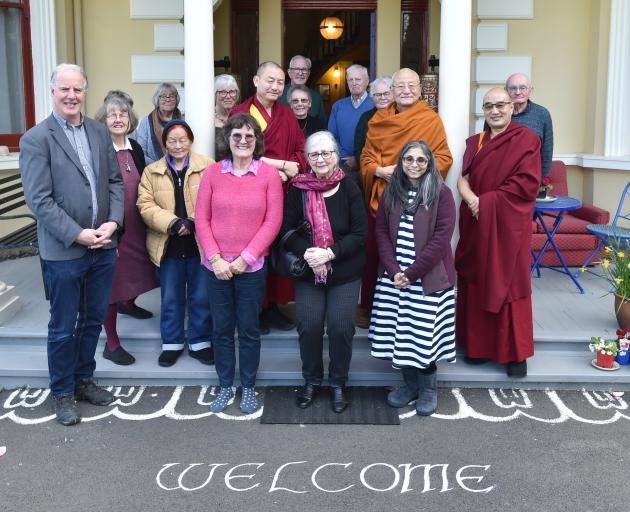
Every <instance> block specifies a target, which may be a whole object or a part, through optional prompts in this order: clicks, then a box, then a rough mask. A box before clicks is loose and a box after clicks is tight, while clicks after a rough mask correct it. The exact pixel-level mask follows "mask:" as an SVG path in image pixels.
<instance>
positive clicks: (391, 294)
mask: <svg viewBox="0 0 630 512" xmlns="http://www.w3.org/2000/svg"><path fill="white" fill-rule="evenodd" d="M368 336H369V338H370V340H371V341H372V355H373V356H374V357H377V358H379V359H387V360H389V361H391V362H392V366H393V367H394V368H402V367H415V368H426V367H427V366H429V365H430V364H431V363H432V362H436V361H440V360H447V361H449V362H455V293H454V291H453V288H449V289H447V290H443V291H439V292H436V293H432V294H430V295H424V292H423V290H422V283H421V282H420V281H416V282H415V283H411V284H410V285H409V286H408V287H407V288H405V289H402V290H398V289H396V288H395V287H394V283H393V282H392V280H391V279H390V278H389V276H388V275H387V274H385V275H384V276H383V277H381V278H379V280H378V282H377V285H376V294H375V296H374V307H373V309H372V321H371V322H370V330H369V335H368Z"/></svg>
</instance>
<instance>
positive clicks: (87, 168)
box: [53, 110, 98, 228]
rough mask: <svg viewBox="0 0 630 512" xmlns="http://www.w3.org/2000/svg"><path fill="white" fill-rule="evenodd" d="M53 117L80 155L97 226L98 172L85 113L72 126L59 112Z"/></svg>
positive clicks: (94, 222) (93, 223) (93, 218)
mask: <svg viewBox="0 0 630 512" xmlns="http://www.w3.org/2000/svg"><path fill="white" fill-rule="evenodd" d="M53 117H54V118H55V119H56V120H57V122H58V123H59V126H61V129H62V130H63V133H65V135H66V137H67V138H68V141H69V142H70V145H71V146H72V149H74V151H75V153H76V154H77V156H78V157H79V162H80V163H81V167H83V172H85V176H86V178H87V180H88V183H89V184H90V191H91V193H92V228H95V227H96V218H97V216H98V201H97V199H96V173H95V172H94V160H93V158H92V150H91V149H90V141H89V140H88V137H87V132H86V131H85V125H84V124H83V114H81V121H80V123H79V124H78V125H77V126H72V125H71V124H70V123H69V122H68V121H66V120H65V119H64V118H63V117H61V116H60V115H59V114H58V113H57V112H55V111H54V110H53Z"/></svg>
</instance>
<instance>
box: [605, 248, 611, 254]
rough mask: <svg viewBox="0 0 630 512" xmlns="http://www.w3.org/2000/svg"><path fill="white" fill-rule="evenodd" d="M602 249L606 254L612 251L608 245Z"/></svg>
mask: <svg viewBox="0 0 630 512" xmlns="http://www.w3.org/2000/svg"><path fill="white" fill-rule="evenodd" d="M604 251H606V252H607V253H608V254H610V253H611V252H613V250H612V247H608V246H606V248H605V249H604Z"/></svg>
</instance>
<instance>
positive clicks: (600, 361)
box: [597, 352, 615, 368]
mask: <svg viewBox="0 0 630 512" xmlns="http://www.w3.org/2000/svg"><path fill="white" fill-rule="evenodd" d="M614 361H615V356H613V355H609V354H602V353H601V352H597V366H599V367H600V368H612V367H613V363H614Z"/></svg>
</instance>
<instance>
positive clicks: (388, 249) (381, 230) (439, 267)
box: [375, 183, 455, 295]
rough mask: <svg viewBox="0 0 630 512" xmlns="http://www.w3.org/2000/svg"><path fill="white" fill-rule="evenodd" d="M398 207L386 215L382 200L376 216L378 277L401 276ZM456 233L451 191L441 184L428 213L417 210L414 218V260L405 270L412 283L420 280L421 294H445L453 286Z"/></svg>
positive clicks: (425, 210) (399, 210)
mask: <svg viewBox="0 0 630 512" xmlns="http://www.w3.org/2000/svg"><path fill="white" fill-rule="evenodd" d="M400 213H401V207H400V205H396V207H395V208H394V209H393V210H392V211H388V208H386V206H385V204H384V202H383V200H382V199H381V204H380V207H379V209H378V213H377V215H376V227H375V235H376V243H377V244H378V254H379V258H380V261H379V268H378V275H379V276H382V275H383V274H384V272H385V271H387V274H388V275H389V276H390V278H392V279H393V278H394V276H395V275H396V274H397V273H398V272H400V266H399V265H398V262H397V261H396V239H397V238H398V226H399V224H400ZM454 229H455V201H454V200H453V194H452V193H451V190H450V189H449V188H448V186H446V184H444V183H442V188H441V190H440V198H439V200H438V201H437V203H434V204H433V205H432V206H431V208H429V209H428V210H427V209H425V208H424V206H419V207H418V209H417V210H416V213H415V215H414V218H413V237H414V242H415V250H416V260H415V261H414V262H413V263H412V264H411V265H410V266H409V268H408V269H407V270H405V275H406V276H407V278H408V279H409V281H411V282H412V283H413V282H415V281H417V280H418V279H422V288H423V289H424V293H425V294H427V295H429V294H431V293H435V292H438V291H440V290H446V289H447V288H450V287H451V286H454V284H455V267H454V265H453V252H452V251H451V237H452V236H453V230H454Z"/></svg>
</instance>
